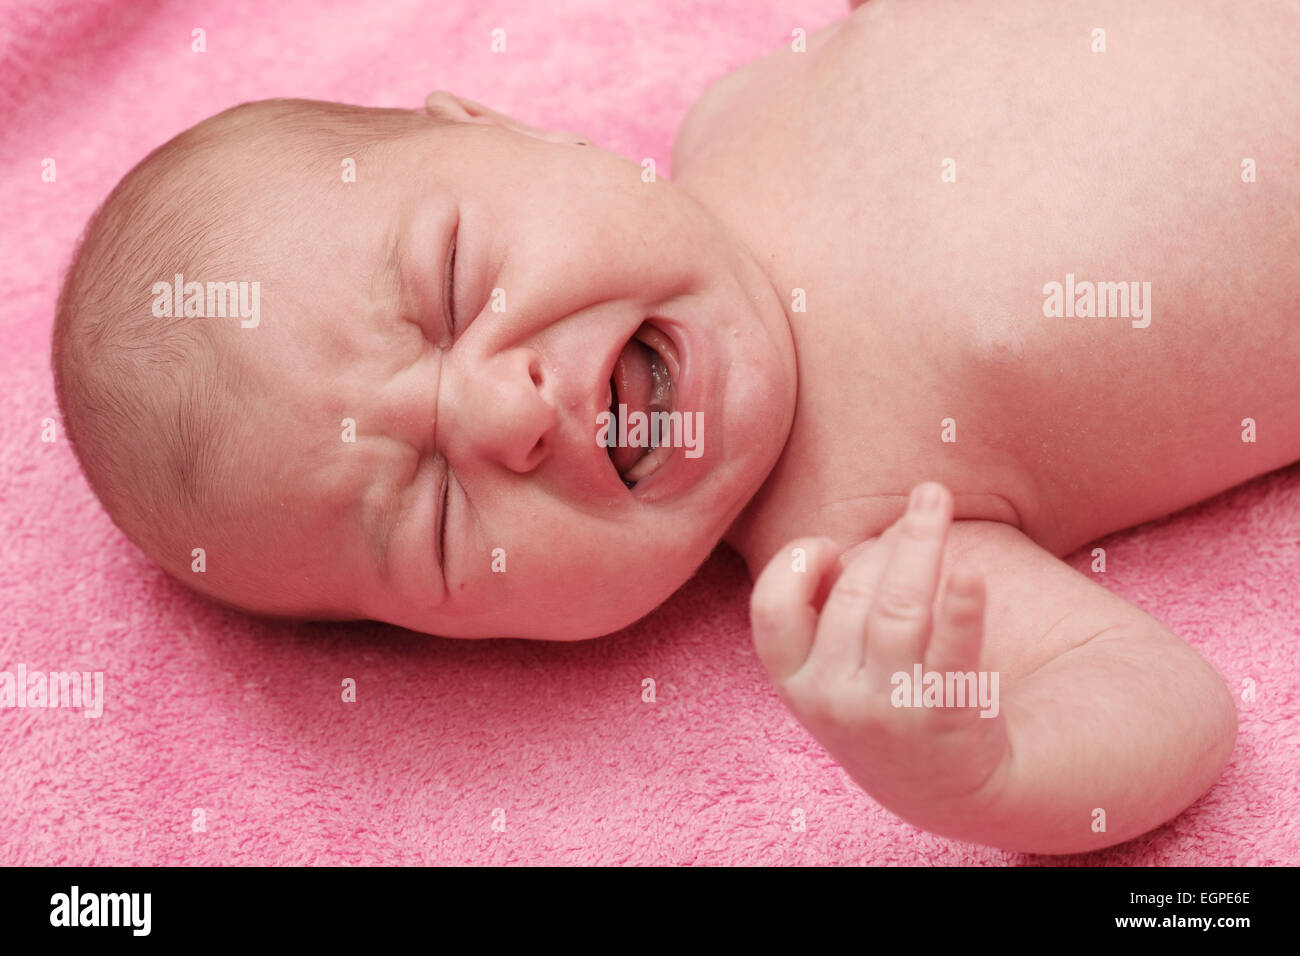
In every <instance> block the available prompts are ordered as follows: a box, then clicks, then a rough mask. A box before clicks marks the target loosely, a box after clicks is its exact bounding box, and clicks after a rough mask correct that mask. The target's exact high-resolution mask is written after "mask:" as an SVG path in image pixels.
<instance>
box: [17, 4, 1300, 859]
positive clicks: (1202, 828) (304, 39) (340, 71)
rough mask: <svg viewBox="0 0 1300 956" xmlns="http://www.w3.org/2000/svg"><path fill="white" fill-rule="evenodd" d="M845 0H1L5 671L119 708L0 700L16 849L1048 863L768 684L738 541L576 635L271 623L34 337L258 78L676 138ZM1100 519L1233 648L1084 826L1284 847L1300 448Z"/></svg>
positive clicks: (1161, 606) (1171, 606) (1130, 848)
mask: <svg viewBox="0 0 1300 956" xmlns="http://www.w3.org/2000/svg"><path fill="white" fill-rule="evenodd" d="M846 8H847V4H846V3H844V2H843V0H797V2H796V0H789V2H783V3H777V4H754V3H749V2H746V0H714V2H707V3H706V2H692V0H660V2H654V3H650V2H646V3H609V2H607V0H568V2H566V3H563V4H559V3H524V2H519V3H506V2H484V0H445V2H437V3H404V2H402V3H398V2H393V3H385V2H369V3H338V4H315V3H307V2H287V3H279V4H266V3H260V2H255V0H247V2H240V0H227V2H217V3H212V4H211V5H209V6H208V9H207V10H206V11H204V12H202V13H197V12H192V11H191V9H190V5H188V4H185V5H182V4H175V5H167V4H165V3H127V2H123V3H120V4H113V3H106V2H84V0H83V2H78V3H73V2H63V0H56V2H51V0H4V8H3V10H0V78H2V79H0V83H2V84H3V94H2V96H3V99H2V100H0V110H2V111H3V123H0V141H2V142H3V148H0V209H3V212H4V227H3V233H2V235H0V302H3V335H4V337H3V342H4V348H3V349H0V382H2V383H3V385H2V386H0V387H3V389H4V405H3V412H2V413H0V435H3V443H2V444H0V489H2V491H0V494H2V495H3V507H2V509H0V521H3V529H2V532H0V671H5V672H9V673H14V672H15V670H16V668H18V667H19V666H20V665H21V666H22V667H25V668H26V669H27V670H28V671H29V672H41V673H48V672H53V671H58V672H72V671H78V672H87V673H88V674H93V673H94V672H101V673H102V675H103V700H102V708H103V713H102V716H100V717H99V718H97V719H87V718H86V717H84V716H83V713H82V711H77V710H74V709H66V708H59V709H54V708H49V707H45V708H39V707H30V708H23V709H4V710H0V864H15V863H75V864H162V863H196V864H251V863H272V864H278V863H307V862H319V863H459V862H469V863H538V864H540V863H606V864H612V863H640V864H649V863H705V864H730V863H801V864H814V863H821V864H825V863H1012V864H1015V863H1035V862H1045V858H1029V857H1023V856H1019V855H1017V854H1014V853H1004V852H999V851H994V850H990V849H986V848H982V847H976V846H971V845H967V844H961V843H954V842H951V841H948V840H943V839H940V838H938V837H935V836H931V835H929V834H927V833H923V832H920V831H918V830H916V829H914V828H913V827H911V826H908V825H907V824H904V823H901V822H899V821H898V820H896V819H894V818H893V817H892V816H891V815H890V814H888V813H886V812H885V811H883V810H881V809H880V808H879V807H877V806H876V805H875V804H874V803H873V802H872V800H871V799H870V798H869V797H867V796H866V795H865V794H864V793H862V792H861V791H860V790H858V788H857V787H855V786H854V785H853V784H852V783H851V782H850V781H849V779H848V778H847V776H846V775H845V774H844V773H843V772H842V771H841V770H840V769H839V768H838V767H837V766H836V764H835V763H834V762H833V761H832V760H831V759H830V758H829V757H828V756H827V755H826V754H825V753H824V752H823V751H822V749H821V748H820V747H819V746H818V745H817V744H816V743H815V742H814V741H813V740H812V739H811V738H810V737H809V736H808V734H807V733H805V732H804V731H803V729H802V728H801V727H800V726H799V724H798V723H797V722H796V721H795V720H794V718H793V717H791V716H790V714H789V713H787V712H786V711H785V709H784V708H783V707H782V706H781V704H780V702H779V701H778V699H777V697H776V694H775V693H774V691H773V690H772V688H771V687H770V686H769V684H768V683H767V681H766V679H765V677H764V674H763V671H762V668H761V666H760V665H759V663H758V661H757V659H756V658H755V655H754V652H753V649H752V646H751V644H750V638H749V627H748V624H747V621H746V614H745V604H746V597H747V594H748V585H747V582H746V578H745V575H744V572H743V569H742V567H741V565H740V562H739V561H738V560H737V559H736V558H735V557H734V555H732V554H731V553H730V552H726V551H723V552H720V553H719V554H718V555H716V556H715V557H714V558H713V559H712V560H711V561H710V562H709V564H708V565H706V567H705V568H704V570H703V571H702V572H701V573H700V574H699V576H698V577H697V578H696V579H695V580H694V581H693V582H692V583H690V584H689V585H688V586H687V587H686V588H685V589H684V590H683V591H682V592H681V593H679V594H678V595H677V596H676V597H675V598H674V599H673V600H671V601H670V602H669V603H668V604H667V605H666V606H665V607H663V608H662V609H660V610H659V611H658V612H657V613H655V614H653V615H652V616H651V617H649V618H648V619H646V620H644V621H642V622H641V623H640V624H638V625H636V626H634V627H632V628H629V629H628V630H627V631H625V632H624V633H622V634H619V635H616V636H613V637H609V638H606V639H602V640H598V641H591V642H586V643H580V644H573V645H563V644H554V645H546V644H535V643H530V642H525V641H486V642H460V641H452V640H440V639H434V638H426V637H422V636H418V635H413V634H410V633H406V632H403V631H399V630H397V629H395V628H391V627H387V626H383V625H377V624H347V625H308V624H288V623H269V622H267V621H263V620H257V619H254V618H250V617H246V616H243V615H240V614H237V613H234V612H231V611H226V610H222V609H220V608H218V607H216V606H214V605H212V604H209V603H207V602H205V601H203V600H201V599H199V598H197V597H195V596H193V595H191V594H190V593H188V592H187V591H185V590H184V589H183V588H182V587H180V586H179V585H177V584H175V583H173V582H172V581H170V580H169V579H168V578H166V577H165V576H164V575H163V574H162V572H161V571H159V570H157V569H156V568H154V567H153V566H152V565H151V564H150V563H149V562H148V561H147V560H146V559H145V558H144V557H142V556H141V555H140V554H139V553H138V552H137V551H136V550H135V549H134V548H133V547H132V546H131V545H130V544H129V543H128V542H127V541H126V540H125V539H124V538H123V536H122V535H121V534H120V533H118V531H117V530H116V529H115V528H114V527H113V525H112V523H111V522H110V521H109V519H108V517H107V516H106V515H105V514H104V512H103V511H102V510H101V509H100V507H99V505H98V504H97V503H96V501H95V500H94V498H93V497H92V495H91V492H90V491H89V489H88V487H87V486H86V484H85V482H84V480H83V479H82V478H81V476H80V475H79V473H78V471H77V468H76V464H75V461H74V459H73V456H72V454H71V451H70V450H69V448H68V446H67V444H66V443H65V442H64V440H63V436H62V429H61V425H59V424H58V422H57V418H58V414H57V410H56V407H55V400H54V393H53V388H52V383H51V379H50V375H49V372H48V370H47V369H48V363H49V344H48V336H49V330H50V322H51V313H52V308H53V302H54V298H55V294H56V290H57V287H58V282H59V278H60V274H61V271H62V269H63V268H64V267H65V266H66V264H67V262H68V258H69V255H70V253H71V250H72V247H73V243H74V240H75V239H76V237H77V235H78V233H79V231H80V230H81V228H82V226H83V225H84V223H85V221H86V218H87V216H88V215H89V214H90V212H91V211H92V209H93V208H94V206H95V205H96V204H97V203H98V202H99V200H100V199H101V198H102V197H103V196H104V195H105V194H106V193H107V191H108V190H109V189H110V188H111V187H112V186H113V184H114V183H115V182H116V181H117V180H118V178H119V177H120V176H121V175H122V174H123V173H124V172H125V171H126V170H127V169H128V168H129V167H130V166H131V165H132V164H133V163H134V162H136V161H137V160H138V159H139V158H140V157H141V156H143V155H144V153H145V152H147V151H148V150H149V149H150V148H151V147H153V146H154V145H156V144H158V143H160V142H162V141H163V140H165V139H167V138H168V137H170V136H172V135H173V134H174V133H176V132H178V131H180V130H181V129H183V128H185V127H187V126H189V125H191V124H193V123H194V122H196V121H198V120H200V119H202V118H203V117H205V116H208V115H209V114H211V113H213V112H216V111H218V110H220V109H223V108H224V107H227V106H230V105H233V104H235V103H238V102H241V101H244V100H250V99H257V98H262V97H268V96H306V97H317V98H325V99H340V100H346V101H349V102H357V103H365V104H374V105H409V106H415V105H419V104H420V103H421V102H422V100H423V97H424V95H425V94H426V93H427V92H428V91H429V90H431V89H435V88H439V87H445V88H448V89H451V90H454V91H457V92H459V93H462V94H464V95H466V96H469V97H471V98H472V99H475V100H479V101H480V102H483V103H486V104H488V105H490V106H493V107H495V108H498V109H502V110H504V111H506V112H511V113H514V114H516V115H518V116H519V117H520V118H521V119H523V120H525V121H526V122H530V123H533V124H536V125H543V126H550V127H554V128H559V129H566V130H575V131H581V132H583V133H586V134H587V135H589V136H591V137H592V138H593V139H594V140H595V141H596V142H597V143H599V144H601V145H603V146H606V147H609V148H612V149H615V150H618V151H620V152H623V153H624V154H626V155H628V156H631V157H634V158H638V159H639V158H642V157H647V156H650V157H654V158H655V159H656V161H657V162H658V164H659V166H660V168H661V169H667V168H668V158H669V149H670V146H671V140H672V135H673V133H674V131H675V129H676V127H677V124H678V122H679V121H680V119H681V117H682V115H683V113H684V112H685V110H686V109H687V108H688V107H689V106H690V104H691V103H692V102H693V100H694V98H695V97H696V96H697V95H698V94H699V93H700V92H701V91H702V90H703V89H704V87H705V85H706V84H707V83H708V82H710V81H711V80H713V79H715V78H716V77H718V76H719V75H721V74H722V73H724V72H725V71H727V70H729V69H731V68H733V67H735V66H737V65H739V64H740V63H742V62H744V61H746V60H749V59H751V58H753V57H755V56H758V55H760V54H762V53H764V52H766V51H768V50H769V49H771V48H773V47H775V46H776V45H777V44H780V43H782V42H788V39H789V37H790V35H791V31H792V30H793V29H795V28H803V29H805V30H807V31H809V32H812V30H814V29H817V28H819V27H821V26H823V25H825V24H826V23H828V22H830V21H832V20H833V19H837V18H839V17H840V16H842V15H843V13H844V11H845V9H846ZM497 27H501V28H503V29H504V31H505V41H506V49H505V51H504V52H497V53H494V52H492V49H491V42H492V30H493V29H494V28H497ZM196 28H198V29H202V30H203V31H205V32H204V34H203V37H204V41H205V46H206V52H202V53H197V52H193V51H192V44H193V42H194V41H193V37H194V34H193V31H194V30H195V29H196ZM49 160H53V170H54V177H53V181H52V182H51V181H46V180H47V179H48V178H49V176H48V171H49V169H50V168H51V167H50V164H49V162H48V161H49ZM43 173H46V175H45V176H43ZM45 419H53V420H55V421H54V423H53V425H52V427H51V426H50V425H49V424H48V423H45V421H44V420H45ZM51 437H52V438H54V439H55V440H53V441H45V440H43V439H44V438H51ZM1105 545H1106V547H1107V549H1108V570H1107V573H1106V574H1104V575H1101V576H1100V577H1101V578H1102V579H1103V580H1104V582H1105V583H1106V584H1107V585H1108V586H1109V587H1112V588H1114V589H1115V590H1117V591H1119V592H1120V593H1122V594H1123V595H1125V596H1126V597H1128V598H1130V599H1132V600H1134V601H1136V602H1138V603H1139V604H1141V605H1142V606H1143V607H1145V608H1147V609H1149V610H1150V611H1151V612H1152V613H1154V614H1155V615H1156V616H1157V617H1158V618H1160V619H1161V620H1163V621H1165V622H1166V623H1167V624H1169V625H1170V626H1171V627H1173V628H1174V629H1175V630H1176V631H1178V632H1179V633H1181V634H1182V635H1184V636H1185V637H1186V638H1187V640H1189V641H1190V642H1191V643H1192V644H1193V645H1194V646H1195V647H1196V648H1197V649H1198V650H1199V651H1200V652H1201V653H1203V654H1204V655H1206V656H1207V657H1208V658H1209V659H1210V660H1211V661H1212V662H1213V663H1214V664H1215V665H1216V666H1217V667H1218V668H1219V670H1220V671H1221V672H1222V673H1223V675H1224V676H1225V677H1226V678H1227V681H1228V683H1229V685H1230V686H1231V687H1232V688H1233V690H1234V692H1235V695H1236V697H1237V699H1238V705H1239V708H1240V712H1241V734H1240V738H1239V740H1238V743H1237V748H1236V751H1235V753H1234V756H1233V760H1232V763H1231V765H1230V766H1229V768H1228V770H1227V772H1226V773H1225V774H1224V776H1223V778H1222V779H1221V780H1220V781H1219V782H1218V783H1217V784H1216V785H1215V787H1214V788H1213V789H1212V790H1211V791H1210V792H1209V793H1207V794H1206V795H1205V796H1204V797H1203V798H1202V799H1201V800H1200V801H1199V802H1198V803H1197V804H1196V805H1195V806H1194V807H1193V808H1192V809H1190V810H1189V811H1187V812H1186V813H1184V814H1183V815H1182V816H1180V817H1178V818H1177V819H1176V820H1174V821H1173V822H1172V823H1170V824H1169V825H1167V826H1165V827H1164V828H1162V829H1161V830H1159V831H1157V832H1155V833H1152V834H1149V835H1147V836H1145V837H1142V838H1140V839H1138V840H1135V841H1133V842H1132V843H1130V844H1127V845H1125V846H1123V847H1119V848H1116V849H1113V850H1110V851H1106V852H1101V853H1097V854H1093V855H1090V856H1086V857H1080V858H1075V859H1076V860H1077V861H1078V862H1083V863H1088V864H1131V863H1143V864H1168V863H1192V864H1209V863H1240V864H1273V863H1289V864H1296V863H1300V835H1298V833H1297V828H1298V827H1300V823H1298V822H1297V813H1296V810H1297V796H1296V795H1297V767H1298V765H1300V761H1297V753H1296V745H1297V740H1298V738H1297V723H1296V710H1297V704H1298V703H1300V693H1298V690H1300V677H1298V676H1297V675H1298V671H1297V666H1296V664H1297V651H1298V649H1300V641H1298V640H1297V636H1296V622H1297V621H1300V607H1297V588H1296V586H1295V583H1296V581H1297V580H1300V469H1296V468H1291V469H1288V470H1286V471H1284V472H1281V473H1278V474H1275V475H1272V476H1269V477H1266V478H1263V479H1260V480H1257V481H1255V482H1252V483H1251V484H1249V485H1247V486H1245V487H1242V488H1240V489H1237V490H1235V491H1233V492H1230V493H1228V494H1226V495H1224V496H1222V497H1221V498H1219V499H1216V500H1215V501H1212V502H1209V503H1207V504H1205V505H1202V506H1200V507H1197V508H1195V509H1192V510H1191V511H1188V512H1184V513H1182V514H1180V515H1177V516H1175V517H1173V518H1171V519H1169V520H1167V521H1164V522H1161V523H1159V524H1156V525H1153V526H1148V527H1144V528H1142V529H1139V530H1136V531H1132V532H1128V533H1125V534H1122V535H1119V536H1116V537H1115V538H1113V539H1112V540H1109V541H1107V542H1105ZM1085 557H1086V554H1085V555H1080V556H1078V558H1077V559H1076V565H1077V566H1078V567H1080V568H1081V569H1086V568H1087V564H1086V562H1085V560H1084V558H1085ZM647 678H649V679H652V680H653V681H654V682H655V689H656V692H655V700H654V701H653V702H647V701H645V700H643V691H642V688H643V682H644V681H645V680H646V679H647ZM0 679H2V678H0ZM345 679H352V680H354V681H355V682H356V701H355V703H347V702H344V700H343V699H342V687H343V682H344V681H345ZM92 685H93V681H88V682H87V688H86V689H87V691H90V690H91V688H92ZM83 703H84V702H83ZM1135 730H1138V731H1139V732H1140V728H1138V729H1135ZM800 821H802V827H801V826H800Z"/></svg>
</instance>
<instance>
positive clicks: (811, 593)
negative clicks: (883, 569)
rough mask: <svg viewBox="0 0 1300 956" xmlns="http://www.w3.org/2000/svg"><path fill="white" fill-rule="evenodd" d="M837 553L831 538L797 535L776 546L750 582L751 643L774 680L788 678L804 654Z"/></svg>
mask: <svg viewBox="0 0 1300 956" xmlns="http://www.w3.org/2000/svg"><path fill="white" fill-rule="evenodd" d="M839 556H840V547H839V545H837V544H836V543H835V542H834V541H832V540H831V539H830V538H798V539H796V540H794V541H791V542H790V543H789V544H787V545H786V546H785V547H783V548H781V549H780V550H779V551H777V553H776V554H775V555H773V556H772V560H770V561H768V563H767V567H765V568H764V569H763V573H762V574H760V575H759V576H758V580H757V581H756V582H754V593H753V594H751V595H750V598H749V621H750V624H751V626H752V627H753V629H754V648H755V650H756V651H757V652H758V659H759V660H761V661H762V662H763V666H764V667H765V668H767V673H768V675H769V676H770V677H771V678H772V680H773V681H774V682H777V683H779V682H781V681H783V680H785V679H786V678H788V677H790V676H791V675H792V674H794V673H795V671H797V670H798V669H799V668H800V667H802V666H803V663H804V661H806V660H807V659H808V654H809V652H810V651H811V650H812V646H813V641H814V639H815V638H816V636H817V619H818V617H819V616H820V613H821V602H822V601H824V600H825V598H826V594H827V593H828V592H829V591H830V586H831V585H832V584H833V583H834V579H835V577H836V576H837V575H838V572H839V565H838V559H839Z"/></svg>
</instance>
